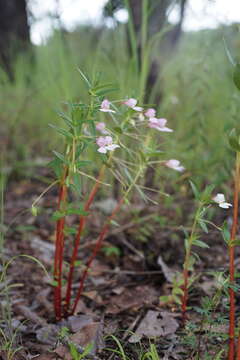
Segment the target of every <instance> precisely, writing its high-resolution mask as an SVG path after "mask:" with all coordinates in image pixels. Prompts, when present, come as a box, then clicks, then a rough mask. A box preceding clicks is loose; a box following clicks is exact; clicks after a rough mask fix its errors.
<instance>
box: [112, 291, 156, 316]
mask: <svg viewBox="0 0 240 360" xmlns="http://www.w3.org/2000/svg"><path fill="white" fill-rule="evenodd" d="M157 299H158V294H157V292H156V290H155V289H154V288H153V287H151V286H147V285H144V286H137V287H135V288H129V289H128V288H127V289H125V291H124V292H123V293H122V294H120V295H116V296H112V297H111V304H110V305H109V306H108V307H107V309H106V312H107V313H109V314H118V313H120V312H121V311H125V310H128V309H133V308H135V309H136V310H137V309H139V308H140V307H142V306H143V305H151V304H152V303H153V302H154V301H155V300H157Z"/></svg>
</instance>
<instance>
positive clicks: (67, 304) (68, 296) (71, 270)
mask: <svg viewBox="0 0 240 360" xmlns="http://www.w3.org/2000/svg"><path fill="white" fill-rule="evenodd" d="M104 171H105V166H103V167H102V169H101V171H100V173H99V175H98V178H97V181H96V183H95V185H94V187H93V188H92V191H91V193H90V195H89V197H88V200H87V202H86V204H85V206H84V211H88V210H89V208H90V206H91V204H92V202H93V200H94V197H95V195H96V193H97V191H98V189H99V186H100V181H101V179H102V177H103V174H104ZM86 220H87V216H81V217H80V222H79V226H78V231H77V235H76V238H75V242H74V248H73V252H72V257H71V260H70V268H69V274H68V280H67V292H66V301H65V314H66V315H67V313H68V311H69V308H70V301H71V293H72V282H73V273H74V269H75V262H76V259H77V255H78V249H79V245H80V240H81V234H82V231H83V229H84V226H85V223H86Z"/></svg>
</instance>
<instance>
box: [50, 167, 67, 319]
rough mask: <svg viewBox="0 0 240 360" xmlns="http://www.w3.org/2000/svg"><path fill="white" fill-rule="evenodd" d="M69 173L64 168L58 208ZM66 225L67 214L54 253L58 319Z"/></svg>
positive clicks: (60, 223)
mask: <svg viewBox="0 0 240 360" xmlns="http://www.w3.org/2000/svg"><path fill="white" fill-rule="evenodd" d="M67 175H68V169H67V168H66V169H65V170H64V174H63V176H62V180H61V185H60V189H59V196H58V210H61V209H62V205H63V204H64V203H65V201H66V196H67V186H66V183H65V181H66V178H67ZM64 225H65V216H64V217H62V218H60V219H59V220H58V221H57V225H56V242H55V255H54V275H53V277H54V282H55V287H54V310H55V316H56V319H57V320H61V318H62V309H61V302H62V299H61V297H62V294H61V292H62V264H63V247H64Z"/></svg>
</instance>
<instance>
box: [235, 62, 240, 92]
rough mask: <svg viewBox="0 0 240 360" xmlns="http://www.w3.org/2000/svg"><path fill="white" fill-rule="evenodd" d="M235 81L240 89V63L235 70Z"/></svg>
mask: <svg viewBox="0 0 240 360" xmlns="http://www.w3.org/2000/svg"><path fill="white" fill-rule="evenodd" d="M233 82H234V84H235V86H236V87H237V89H238V90H240V64H239V63H238V64H236V65H235V68H234V71H233Z"/></svg>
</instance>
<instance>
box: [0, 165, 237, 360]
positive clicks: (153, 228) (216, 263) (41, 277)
mask: <svg viewBox="0 0 240 360" xmlns="http://www.w3.org/2000/svg"><path fill="white" fill-rule="evenodd" d="M37 172H38V177H39V178H40V177H41V178H42V179H44V178H45V177H47V175H48V173H47V170H45V169H40V170H39V169H38V170H37ZM45 188H46V184H44V182H43V181H40V180H36V179H32V180H19V181H17V182H16V181H12V182H10V184H9V186H8V189H7V193H6V199H5V227H9V228H8V230H7V232H6V236H5V249H4V258H5V261H6V260H10V259H11V258H12V257H14V256H17V255H23V254H25V255H30V256H33V257H35V258H37V259H38V260H39V261H40V262H41V263H42V264H43V265H44V266H45V267H46V269H47V270H48V271H49V272H51V267H52V265H53V257H54V239H55V236H54V231H55V230H54V225H55V224H54V222H53V221H52V219H51V214H52V211H53V210H52V209H53V207H54V206H56V201H57V193H56V190H54V189H53V190H51V191H50V192H48V193H47V194H46V195H45V196H44V198H43V199H42V200H41V202H40V206H41V211H40V213H39V215H38V216H37V217H34V216H33V215H32V214H31V213H30V212H29V211H26V210H28V209H30V208H31V205H32V203H33V201H34V200H35V199H36V197H37V196H38V195H39V194H40V193H41V192H42V191H43V190H44V189H45ZM193 208H194V203H193V200H192V199H187V198H186V197H184V196H183V195H181V194H180V195H179V196H178V198H177V199H176V201H174V203H171V204H170V205H168V208H167V207H163V205H162V206H161V205H160V206H155V205H154V206H153V205H148V206H146V205H144V204H135V205H134V206H132V207H131V209H127V208H126V209H124V211H122V213H121V214H119V217H118V219H117V221H118V223H119V224H120V226H118V227H117V226H115V227H114V226H113V227H112V229H111V231H110V233H109V234H108V236H107V238H106V239H105V242H104V246H103V249H102V251H101V252H100V253H99V255H98V257H97V259H96V260H95V262H94V266H93V268H92V271H91V272H90V275H89V277H88V279H87V281H86V284H85V291H84V295H83V296H82V298H81V301H80V303H79V306H78V309H77V312H76V314H75V316H73V317H71V318H70V319H69V320H68V321H66V320H64V321H63V322H62V323H60V324H55V322H54V311H53V305H52V299H53V296H52V286H51V284H50V281H49V278H48V277H47V276H46V274H45V273H44V271H43V270H42V268H41V266H40V265H39V264H37V263H36V262H35V261H33V260H31V259H30V258H26V257H16V258H15V259H14V260H13V261H12V264H11V266H10V267H9V268H8V271H7V278H6V282H5V285H6V284H7V285H8V287H9V286H10V288H9V292H8V293H9V298H10V301H11V306H12V316H11V318H8V317H7V314H9V312H8V311H7V306H6V304H7V299H6V297H5V295H4V293H1V304H2V315H3V322H2V329H3V330H4V332H5V335H6V337H7V338H12V337H13V333H14V330H16V329H17V335H16V339H15V344H18V345H20V346H21V350H20V351H19V352H18V353H17V355H16V356H15V357H13V358H14V359H19V360H21V359H32V358H37V359H41V360H43V359H46V360H48V359H71V356H70V353H69V342H73V343H74V344H75V345H76V346H77V349H78V350H79V351H81V350H82V349H83V348H85V347H86V345H87V343H89V342H92V343H94V348H93V349H92V350H91V354H92V355H91V356H90V358H92V359H104V360H105V359H121V358H122V357H121V356H120V355H119V354H114V353H113V352H111V351H109V350H106V347H108V348H109V347H110V348H114V349H118V347H117V345H116V342H115V340H114V338H113V337H111V335H114V336H116V337H117V338H118V339H119V340H120V341H121V343H122V344H124V348H125V351H126V355H127V356H128V357H129V359H132V360H134V359H140V355H139V353H140V352H141V350H142V352H144V351H146V350H147V349H148V348H149V340H148V339H149V338H152V339H154V342H155V344H156V347H157V349H158V351H159V355H160V358H161V359H164V360H167V359H195V357H194V354H195V353H196V351H200V353H202V354H203V355H202V357H201V356H200V357H199V359H201V358H202V359H205V358H206V359H207V357H205V355H204V353H205V352H208V353H209V354H210V357H209V359H211V358H213V355H215V354H217V353H218V351H220V350H221V349H222V345H223V344H225V343H226V340H225V339H224V334H225V333H226V331H227V330H226V329H227V327H226V322H225V321H224V315H225V314H226V315H227V310H226V307H224V306H225V303H226V296H225V297H224V296H223V297H222V298H223V301H221V302H220V303H219V304H218V305H217V309H216V312H213V311H212V310H211V312H210V315H211V319H214V321H215V322H213V324H214V325H209V326H210V327H211V329H209V328H208V329H206V324H205V323H204V321H203V319H204V315H203V314H196V312H193V311H191V310H190V320H191V321H193V323H194V324H195V325H194V326H195V328H194V327H193V328H191V326H192V325H191V324H190V326H189V327H188V330H187V331H186V332H185V333H183V330H182V328H181V314H180V312H179V308H178V307H177V306H176V305H173V304H171V305H170V306H167V305H162V304H161V302H160V299H159V298H160V296H163V295H168V294H170V292H171V287H172V284H171V278H172V275H173V274H174V272H175V271H181V269H182V261H183V246H182V244H183V241H184V234H183V231H182V230H181V228H180V225H182V224H183V225H184V226H186V227H187V226H189V223H190V221H191V219H190V217H191V213H192V211H193ZM166 209H167V210H166ZM104 211H105V212H107V205H106V203H104V202H99V201H98V202H97V206H95V207H93V210H92V215H91V216H90V217H89V220H88V229H90V230H88V231H86V233H85V236H84V240H83V241H82V243H81V247H80V253H79V259H80V260H82V261H85V260H86V259H87V256H88V255H89V254H90V252H91V249H92V247H93V245H94V244H95V241H96V237H97V234H98V231H99V229H100V228H101V223H102V221H103V218H104V217H105V215H104ZM221 214H222V216H227V214H230V212H224V211H223V212H221ZM227 220H228V221H229V222H231V218H228V219H227ZM69 221H70V223H69V225H74V224H75V223H76V221H77V218H76V217H73V218H71V219H70V220H69ZM215 222H217V223H218V224H221V223H222V222H223V219H216V221H215ZM4 230H6V228H5V229H4ZM204 240H205V241H206V242H207V243H208V244H209V246H210V249H209V250H207V251H206V250H205V249H200V251H199V249H198V250H197V251H198V254H199V255H200V259H199V261H198V264H197V265H196V274H197V275H198V278H197V280H196V284H195V286H194V288H193V290H192V291H191V294H190V305H191V306H200V299H201V298H203V297H206V296H210V297H211V296H212V294H216V291H217V290H216V289H217V283H216V280H214V277H213V276H212V275H211V274H210V273H209V272H210V271H213V270H214V271H221V270H223V269H224V268H227V251H226V247H224V245H223V241H222V239H221V235H220V233H219V231H218V230H215V229H213V230H211V232H210V233H209V234H205V235H204ZM68 241H69V246H67V248H68V251H69V250H70V248H71V246H70V245H71V241H72V240H71V239H69V240H68ZM68 251H67V252H66V254H65V256H66V259H67V258H68V257H69V256H70V253H69V252H68ZM239 266H240V265H239ZM78 282H79V276H76V278H75V281H74V288H75V290H76V289H77V286H78ZM3 288H4V284H2V285H1V289H3ZM238 300H239V299H238ZM224 302H225V303H224ZM219 313H221V315H222V317H221V319H220V321H218V320H216V318H217V315H218V314H219ZM201 320H202V321H201ZM216 324H217V325H216ZM61 327H64V328H68V332H66V330H61ZM209 331H211V338H210V337H209ZM132 334H134V336H133V335H132ZM106 336H108V337H106ZM184 336H185V342H184V343H183V342H182V340H183V338H184ZM205 336H207V337H208V343H207V344H206V342H205V340H204V339H205V338H204V337H205ZM139 341H141V346H140V345H139ZM4 344H5V345H6V341H5V342H4V341H3V343H2V348H3V346H4ZM13 346H15V345H13ZM6 354H7V353H6V351H2V352H1V356H2V359H4V360H5V359H8V358H9V357H8V356H7V355H6ZM211 355H212V357H211Z"/></svg>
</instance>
